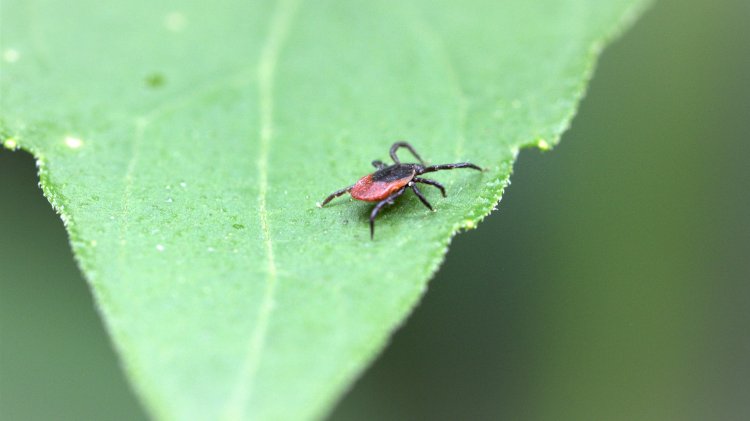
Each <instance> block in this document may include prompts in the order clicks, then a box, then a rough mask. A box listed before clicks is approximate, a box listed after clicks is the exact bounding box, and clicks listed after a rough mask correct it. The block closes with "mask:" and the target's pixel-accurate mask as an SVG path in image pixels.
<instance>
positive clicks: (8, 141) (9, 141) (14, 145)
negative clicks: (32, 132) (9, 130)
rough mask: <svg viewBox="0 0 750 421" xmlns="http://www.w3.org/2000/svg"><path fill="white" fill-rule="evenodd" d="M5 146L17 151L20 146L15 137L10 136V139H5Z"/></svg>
mask: <svg viewBox="0 0 750 421" xmlns="http://www.w3.org/2000/svg"><path fill="white" fill-rule="evenodd" d="M3 146H5V147H6V148H8V149H10V150H12V151H15V150H16V149H17V148H18V143H16V140H15V139H13V138H8V139H5V141H4V142H3Z"/></svg>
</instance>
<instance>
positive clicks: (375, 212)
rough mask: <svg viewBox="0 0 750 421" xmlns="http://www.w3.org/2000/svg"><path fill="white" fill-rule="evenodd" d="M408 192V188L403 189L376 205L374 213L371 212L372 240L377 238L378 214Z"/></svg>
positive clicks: (373, 209)
mask: <svg viewBox="0 0 750 421" xmlns="http://www.w3.org/2000/svg"><path fill="white" fill-rule="evenodd" d="M405 191H406V187H401V189H399V190H398V191H396V193H393V194H392V195H390V196H388V197H387V198H385V199H383V200H381V201H380V202H378V204H377V205H375V207H374V208H372V212H370V239H371V240H372V239H373V238H375V217H376V216H378V212H380V209H381V208H382V207H383V206H385V205H392V204H393V199H395V198H397V197H399V196H401V195H402V194H404V192H405Z"/></svg>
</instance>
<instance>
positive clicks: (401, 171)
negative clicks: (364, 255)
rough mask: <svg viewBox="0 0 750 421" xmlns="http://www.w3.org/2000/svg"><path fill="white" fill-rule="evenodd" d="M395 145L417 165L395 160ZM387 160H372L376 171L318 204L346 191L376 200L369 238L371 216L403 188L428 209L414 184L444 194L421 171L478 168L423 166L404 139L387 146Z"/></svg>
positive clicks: (428, 206)
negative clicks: (412, 156) (413, 158)
mask: <svg viewBox="0 0 750 421" xmlns="http://www.w3.org/2000/svg"><path fill="white" fill-rule="evenodd" d="M399 148H406V149H408V150H409V152H411V153H412V155H414V157H415V158H417V160H418V161H419V164H402V163H401V160H399V159H398V155H396V152H397V151H398V149H399ZM391 159H392V160H393V162H394V164H393V165H386V164H384V163H383V161H379V160H375V161H372V165H373V166H374V167H375V168H377V169H378V170H377V171H375V172H374V173H372V174H368V175H366V176H364V177H362V178H360V179H359V181H357V182H356V183H354V185H351V186H349V187H347V188H344V189H341V190H338V191H335V192H333V193H331V195H329V196H328V197H326V199H325V200H324V201H323V202H322V203H321V204H320V205H319V206H320V207H323V206H325V205H326V204H327V203H328V202H330V201H331V200H333V199H335V198H337V197H339V196H341V195H343V194H346V193H350V194H351V195H352V197H353V198H355V199H357V200H362V201H364V202H377V204H376V205H375V207H374V208H372V212H370V238H373V237H374V236H375V217H377V216H378V212H380V210H381V209H382V208H383V207H384V206H385V205H392V204H393V203H394V202H393V201H394V200H395V199H396V198H397V197H399V196H401V195H402V194H404V192H405V191H406V189H411V190H412V191H413V192H414V194H416V195H417V197H418V198H419V200H420V201H421V202H422V203H423V204H424V205H425V206H427V208H428V209H429V210H434V209H433V208H432V205H430V202H428V201H427V199H426V198H425V197H424V195H422V192H421V191H419V188H417V183H421V184H427V185H430V186H434V187H437V188H438V189H439V190H440V193H442V194H443V197H445V187H444V186H443V185H442V184H440V183H438V182H437V181H435V180H430V179H428V178H421V177H419V176H420V175H422V174H425V173H429V172H435V171H440V170H452V169H456V168H472V169H475V170H479V171H482V169H481V168H479V167H478V166H476V165H474V164H472V163H470V162H459V163H456V164H440V165H427V164H425V162H424V161H423V160H422V158H421V157H420V156H419V154H418V153H417V151H415V150H414V147H413V146H411V145H410V144H408V143H407V142H396V143H394V144H393V146H391Z"/></svg>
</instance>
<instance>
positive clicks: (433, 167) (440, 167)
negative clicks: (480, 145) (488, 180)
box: [422, 162, 483, 174]
mask: <svg viewBox="0 0 750 421" xmlns="http://www.w3.org/2000/svg"><path fill="white" fill-rule="evenodd" d="M457 168H471V169H473V170H478V171H483V170H482V168H480V167H479V166H478V165H474V164H472V163H471V162H458V163H456V164H440V165H430V166H429V167H425V169H424V171H422V174H424V173H426V172H435V171H440V170H455V169H457Z"/></svg>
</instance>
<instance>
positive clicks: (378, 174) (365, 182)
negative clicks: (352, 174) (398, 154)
mask: <svg viewBox="0 0 750 421" xmlns="http://www.w3.org/2000/svg"><path fill="white" fill-rule="evenodd" d="M416 174H417V171H416V170H415V169H414V167H413V166H412V165H409V164H396V165H391V166H390V167H384V168H382V169H379V170H377V171H375V172H374V173H372V174H368V175H366V176H364V177H362V178H360V179H359V181H357V182H356V183H355V184H354V186H353V187H352V190H351V191H350V192H349V193H351V195H352V197H353V198H355V199H357V200H363V201H365V202H379V201H381V200H383V199H385V198H387V197H388V196H390V195H392V194H393V193H396V192H397V191H399V189H401V188H403V187H404V186H406V185H407V184H409V182H410V181H411V180H413V179H414V176H415V175H416Z"/></svg>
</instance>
